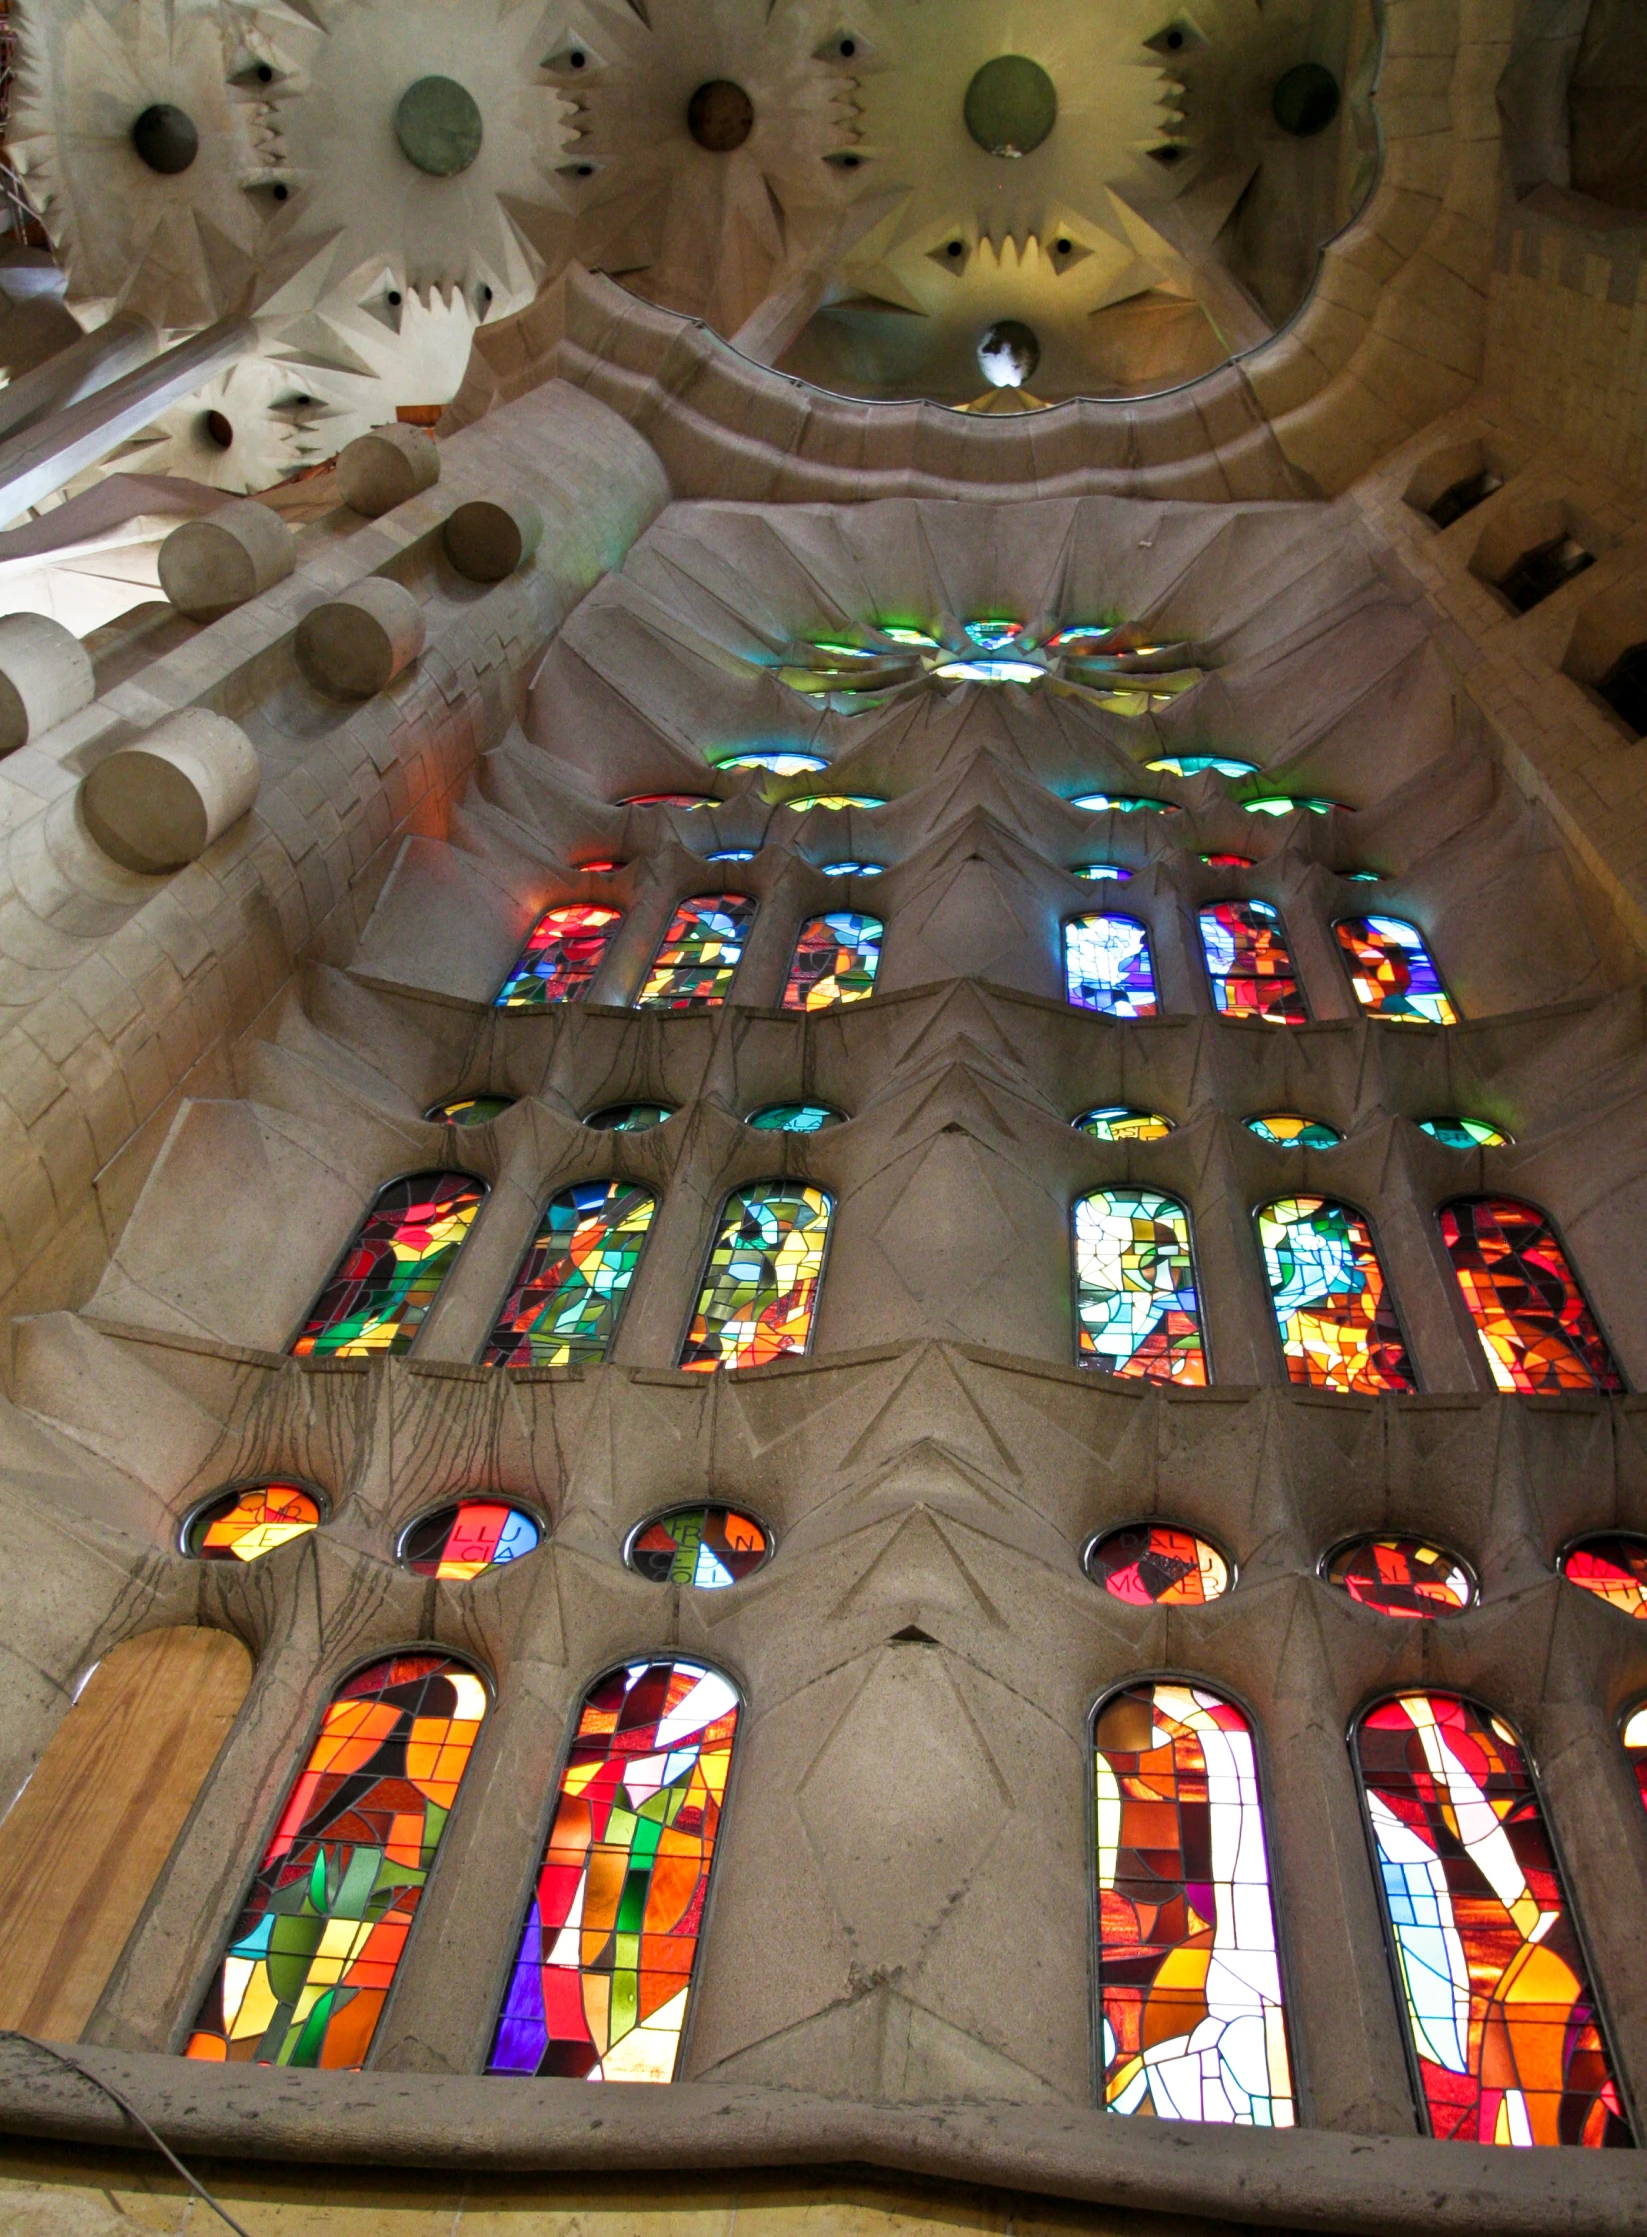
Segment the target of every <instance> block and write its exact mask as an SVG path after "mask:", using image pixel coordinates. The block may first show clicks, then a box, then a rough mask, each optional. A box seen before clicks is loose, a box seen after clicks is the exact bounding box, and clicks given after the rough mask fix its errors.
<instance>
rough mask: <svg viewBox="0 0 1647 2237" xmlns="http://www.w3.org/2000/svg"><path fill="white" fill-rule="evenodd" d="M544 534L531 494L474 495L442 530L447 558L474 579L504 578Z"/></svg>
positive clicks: (530, 553)
mask: <svg viewBox="0 0 1647 2237" xmlns="http://www.w3.org/2000/svg"><path fill="white" fill-rule="evenodd" d="M351 447H352V446H351ZM433 447H434V446H433V444H431V445H430V448H431V449H433ZM357 510H358V508H357ZM542 538H543V515H542V513H540V512H539V510H538V508H537V507H536V505H534V504H533V503H532V500H531V499H530V498H529V497H474V498H471V499H470V501H469V502H468V504H466V505H460V506H459V507H458V509H457V511H456V512H455V513H452V514H451V515H450V516H449V517H448V519H447V522H446V526H445V528H444V529H443V530H442V531H441V542H442V543H443V544H444V545H445V547H446V556H447V558H448V559H449V560H450V561H451V563H452V565H453V566H454V567H455V568H456V569H457V571H458V573H459V574H460V575H463V576H465V577H467V579H468V580H469V581H470V582H472V583H500V582H502V580H503V578H504V577H505V575H512V574H513V573H514V571H515V569H516V568H517V567H518V566H519V565H520V564H521V562H522V561H523V560H527V559H530V558H531V556H532V554H533V553H534V552H535V551H536V550H537V548H538V545H539V543H540V542H541V541H542Z"/></svg>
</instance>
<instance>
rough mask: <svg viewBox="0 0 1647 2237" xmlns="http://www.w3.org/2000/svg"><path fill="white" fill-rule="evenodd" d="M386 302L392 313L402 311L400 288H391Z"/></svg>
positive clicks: (385, 299)
mask: <svg viewBox="0 0 1647 2237" xmlns="http://www.w3.org/2000/svg"><path fill="white" fill-rule="evenodd" d="M384 301H385V302H386V303H387V304H388V306H389V308H390V310H391V311H398V310H399V309H400V290H399V288H398V287H392V288H390V290H389V292H388V294H387V295H386V296H385V297H384Z"/></svg>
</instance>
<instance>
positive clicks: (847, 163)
mask: <svg viewBox="0 0 1647 2237" xmlns="http://www.w3.org/2000/svg"><path fill="white" fill-rule="evenodd" d="M857 168H858V158H857V157H856V156H855V155H843V156H842V157H841V169H842V170H843V171H855V170H856V169H857Z"/></svg>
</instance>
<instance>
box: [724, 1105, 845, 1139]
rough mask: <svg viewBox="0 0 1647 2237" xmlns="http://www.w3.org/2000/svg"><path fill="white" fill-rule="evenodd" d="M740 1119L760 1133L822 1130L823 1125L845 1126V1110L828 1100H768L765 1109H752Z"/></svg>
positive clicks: (794, 1132)
mask: <svg viewBox="0 0 1647 2237" xmlns="http://www.w3.org/2000/svg"><path fill="white" fill-rule="evenodd" d="M743 1123H744V1124H745V1126H754V1127H758V1128H759V1129H760V1131H761V1132H762V1133H763V1134H822V1133H823V1131H824V1130H825V1128H826V1127H830V1126H844V1125H845V1124H846V1113H845V1112H844V1111H836V1110H832V1109H831V1108H830V1106H829V1105H828V1104H827V1103H768V1104H767V1105H766V1107H765V1109H764V1110H759V1111H751V1112H750V1114H749V1116H748V1117H747V1118H746V1119H745V1120H744V1122H743Z"/></svg>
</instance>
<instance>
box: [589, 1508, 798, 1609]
mask: <svg viewBox="0 0 1647 2237" xmlns="http://www.w3.org/2000/svg"><path fill="white" fill-rule="evenodd" d="M771 1554H772V1538H771V1533H770V1532H769V1531H768V1530H767V1529H766V1528H765V1526H764V1525H763V1524H761V1523H758V1522H756V1521H755V1519H754V1517H753V1516H752V1515H741V1514H739V1512H738V1510H737V1509H736V1508H735V1507H672V1508H671V1509H670V1510H669V1512H668V1513H667V1514H664V1515H657V1516H655V1517H654V1518H653V1520H652V1521H651V1522H643V1523H642V1524H641V1525H640V1527H639V1528H638V1529H637V1530H635V1531H632V1532H631V1534H630V1538H629V1543H628V1544H627V1545H626V1546H625V1547H624V1549H623V1558H624V1560H625V1561H627V1562H628V1564H629V1566H630V1568H631V1569H633V1570H634V1571H635V1572H636V1574H637V1575H639V1576H642V1577H645V1578H646V1580H647V1582H648V1583H649V1584H655V1585H671V1584H673V1585H696V1586H698V1587H699V1588H700V1590H703V1591H707V1592H717V1591H720V1590H722V1589H723V1588H724V1587H725V1586H727V1585H736V1584H742V1582H743V1580H744V1578H745V1577H748V1576H752V1575H753V1574H754V1572H755V1571H756V1570H757V1569H759V1568H760V1566H761V1565H762V1563H763V1562H765V1561H767V1560H769V1559H770V1558H771Z"/></svg>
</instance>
